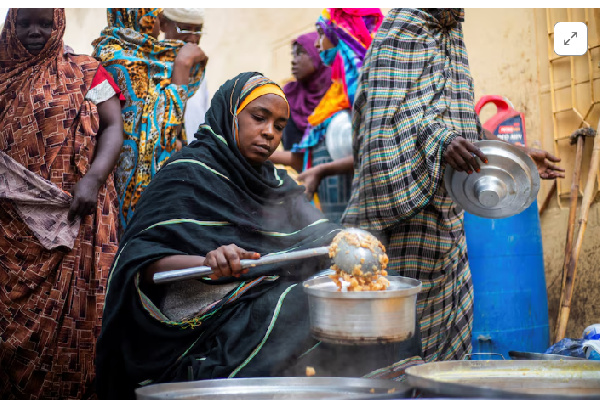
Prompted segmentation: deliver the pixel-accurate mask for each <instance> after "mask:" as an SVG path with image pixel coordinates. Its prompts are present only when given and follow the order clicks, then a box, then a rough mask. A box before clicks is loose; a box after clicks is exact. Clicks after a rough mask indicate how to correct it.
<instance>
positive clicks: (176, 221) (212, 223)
mask: <svg viewBox="0 0 600 400" xmlns="http://www.w3.org/2000/svg"><path fill="white" fill-rule="evenodd" d="M184 223H189V224H196V225H201V226H227V225H230V224H229V222H227V221H198V220H195V219H190V218H176V219H168V220H166V221H161V222H157V223H156V224H153V225H150V226H149V227H147V228H146V229H144V230H143V231H142V232H145V231H147V230H150V229H152V228H156V227H157V226H163V225H173V224H184Z"/></svg>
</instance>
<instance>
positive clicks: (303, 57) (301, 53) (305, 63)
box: [292, 43, 315, 81]
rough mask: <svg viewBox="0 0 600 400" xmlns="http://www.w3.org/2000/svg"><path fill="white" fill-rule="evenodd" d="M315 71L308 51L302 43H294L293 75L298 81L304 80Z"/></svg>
mask: <svg viewBox="0 0 600 400" xmlns="http://www.w3.org/2000/svg"><path fill="white" fill-rule="evenodd" d="M314 73H315V66H314V64H313V61H312V59H311V58H310V56H309V55H308V52H307V51H306V49H304V47H302V45H300V44H298V43H294V44H293V45H292V75H294V78H296V80H298V81H303V80H306V79H308V78H310V77H311V76H312V74H314Z"/></svg>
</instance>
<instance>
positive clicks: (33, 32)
mask: <svg viewBox="0 0 600 400" xmlns="http://www.w3.org/2000/svg"><path fill="white" fill-rule="evenodd" d="M28 36H33V37H40V36H42V34H41V33H40V28H39V26H37V25H33V26H32V27H31V28H30V29H29V35H28Z"/></svg>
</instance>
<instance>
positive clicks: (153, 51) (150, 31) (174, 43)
mask: <svg viewBox="0 0 600 400" xmlns="http://www.w3.org/2000/svg"><path fill="white" fill-rule="evenodd" d="M160 11H161V10H160V9H158V8H109V9H108V11H107V14H108V26H107V27H106V28H105V29H104V30H103V31H102V34H101V36H100V37H99V38H98V39H96V40H95V41H94V43H93V44H94V46H95V48H94V56H95V57H96V58H98V59H99V60H100V61H101V62H102V65H103V66H104V67H105V68H106V69H107V70H108V71H109V72H110V73H111V74H112V76H113V77H114V78H115V80H116V81H117V83H118V84H119V86H120V87H122V88H127V90H126V91H125V96H126V103H125V107H124V108H123V113H122V114H123V120H124V128H125V141H124V143H123V149H122V150H121V154H120V156H119V162H118V164H117V170H116V172H115V185H116V189H117V194H118V195H119V212H120V214H119V217H120V218H119V219H120V228H121V229H120V232H121V233H122V232H123V231H124V230H125V228H126V227H127V223H128V222H129V221H130V220H131V218H132V217H133V213H134V211H135V206H136V204H137V201H138V200H139V198H140V196H141V194H142V192H143V191H144V189H145V188H146V186H148V183H150V180H151V179H152V177H153V176H154V175H155V174H156V173H157V172H158V170H159V169H160V167H162V166H163V164H164V163H165V161H167V160H168V159H169V157H170V156H171V154H172V153H173V152H174V151H175V149H176V141H177V134H178V131H179V129H180V125H181V124H182V123H183V114H184V109H185V104H186V102H187V99H188V98H189V97H191V96H192V95H193V94H194V93H195V92H196V90H197V89H198V87H199V86H200V82H201V80H202V78H203V77H204V67H205V65H206V61H207V58H206V56H205V54H204V52H203V51H202V50H201V49H200V48H199V47H198V46H197V45H195V44H193V43H186V42H184V41H182V40H163V41H159V40H158V39H157V38H156V37H157V36H158V33H159V25H158V23H157V19H158V18H157V17H158V14H159V13H160Z"/></svg>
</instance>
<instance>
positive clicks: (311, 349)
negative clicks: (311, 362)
mask: <svg viewBox="0 0 600 400" xmlns="http://www.w3.org/2000/svg"><path fill="white" fill-rule="evenodd" d="M320 344H321V342H320V341H319V342H317V344H315V345H314V346H313V347H311V348H310V349H308V350H306V351H305V352H304V353H302V354H301V355H300V357H298V359H301V358H302V357H304V356H305V355H307V354H308V353H310V352H311V351H313V350H314V349H316V348H317V347H318V346H319V345H320Z"/></svg>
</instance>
